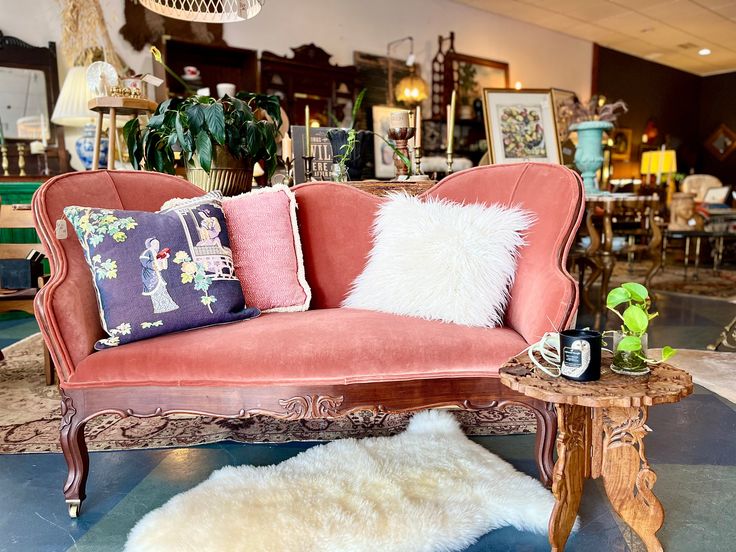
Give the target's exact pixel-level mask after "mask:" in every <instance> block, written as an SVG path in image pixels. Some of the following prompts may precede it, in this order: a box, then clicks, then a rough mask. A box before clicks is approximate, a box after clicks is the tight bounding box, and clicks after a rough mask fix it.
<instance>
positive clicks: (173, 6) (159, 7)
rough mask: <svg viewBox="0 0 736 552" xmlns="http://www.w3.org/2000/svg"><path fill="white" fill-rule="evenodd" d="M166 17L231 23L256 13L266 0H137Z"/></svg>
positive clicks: (253, 15)
mask: <svg viewBox="0 0 736 552" xmlns="http://www.w3.org/2000/svg"><path fill="white" fill-rule="evenodd" d="M139 1H140V3H141V4H143V6H145V7H146V8H148V9H149V10H151V11H153V12H156V13H158V14H161V15H165V16H166V17H173V18H174V19H183V20H184V21H198V22H203V23H232V22H234V21H245V20H246V19H250V18H251V17H255V16H256V15H258V12H260V11H261V8H262V7H263V4H264V2H265V1H266V0H139Z"/></svg>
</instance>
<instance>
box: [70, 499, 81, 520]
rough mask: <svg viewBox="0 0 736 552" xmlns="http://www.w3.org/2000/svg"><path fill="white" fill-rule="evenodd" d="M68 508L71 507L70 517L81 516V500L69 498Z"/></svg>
mask: <svg viewBox="0 0 736 552" xmlns="http://www.w3.org/2000/svg"><path fill="white" fill-rule="evenodd" d="M66 505H67V508H69V517H70V518H77V517H79V509H80V508H81V506H82V501H81V500H67V501H66Z"/></svg>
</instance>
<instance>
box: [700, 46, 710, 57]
mask: <svg viewBox="0 0 736 552" xmlns="http://www.w3.org/2000/svg"><path fill="white" fill-rule="evenodd" d="M698 55H700V56H709V55H710V50H709V49H708V48H701V49H700V50H698Z"/></svg>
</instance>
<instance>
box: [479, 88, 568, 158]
mask: <svg viewBox="0 0 736 552" xmlns="http://www.w3.org/2000/svg"><path fill="white" fill-rule="evenodd" d="M483 119H484V123H485V128H486V140H487V141H488V155H489V161H490V163H491V164H505V163H520V162H526V161H534V162H540V163H553V164H560V163H561V162H562V151H561V149H560V138H559V134H558V132H557V121H556V110H555V108H554V103H553V98H552V90H551V89H549V88H529V89H522V90H516V89H515V88H484V89H483Z"/></svg>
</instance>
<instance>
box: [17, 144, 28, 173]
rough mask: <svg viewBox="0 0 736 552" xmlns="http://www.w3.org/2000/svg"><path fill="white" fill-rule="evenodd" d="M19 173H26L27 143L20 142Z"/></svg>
mask: <svg viewBox="0 0 736 552" xmlns="http://www.w3.org/2000/svg"><path fill="white" fill-rule="evenodd" d="M18 174H19V175H20V176H25V175H26V145H25V144H18Z"/></svg>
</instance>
